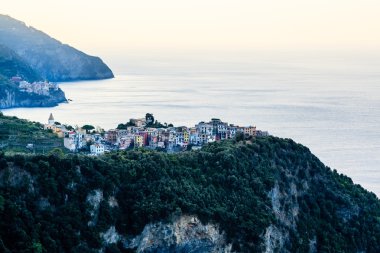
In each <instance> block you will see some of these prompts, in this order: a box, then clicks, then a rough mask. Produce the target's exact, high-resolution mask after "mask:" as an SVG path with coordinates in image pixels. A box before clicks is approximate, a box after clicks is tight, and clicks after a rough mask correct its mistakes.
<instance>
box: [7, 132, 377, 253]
mask: <svg viewBox="0 0 380 253" xmlns="http://www.w3.org/2000/svg"><path fill="white" fill-rule="evenodd" d="M100 249H103V250H105V251H102V252H230V251H236V252H368V253H369V252H380V202H379V200H378V199H377V198H376V196H375V195H374V194H372V193H369V192H367V191H366V190H364V189H363V188H362V187H360V186H358V185H354V184H353V183H352V181H351V179H349V178H348V177H346V176H343V175H340V174H338V173H337V172H336V171H332V170H331V169H329V168H328V167H326V166H324V165H323V164H322V163H321V162H320V161H319V160H318V159H317V158H316V157H315V156H314V155H312V154H311V153H310V151H309V150H308V149H307V148H305V147H303V146H302V145H299V144H296V143H294V142H293V141H292V140H289V139H279V138H275V137H263V138H257V139H249V140H243V139H240V140H235V141H225V142H221V143H213V144H210V145H207V146H205V147H203V148H202V149H201V150H200V151H193V152H184V153H179V154H166V153H160V152H153V151H146V150H137V151H126V152H120V153H111V154H109V155H105V156H100V157H98V158H90V157H82V156H74V155H69V156H58V155H50V156H4V155H2V156H1V157H0V250H1V251H3V252H99V250H100Z"/></svg>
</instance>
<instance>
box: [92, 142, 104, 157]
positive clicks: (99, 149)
mask: <svg viewBox="0 0 380 253" xmlns="http://www.w3.org/2000/svg"><path fill="white" fill-rule="evenodd" d="M90 151H91V154H93V155H101V154H104V145H103V144H99V143H95V144H92V145H91V146H90Z"/></svg>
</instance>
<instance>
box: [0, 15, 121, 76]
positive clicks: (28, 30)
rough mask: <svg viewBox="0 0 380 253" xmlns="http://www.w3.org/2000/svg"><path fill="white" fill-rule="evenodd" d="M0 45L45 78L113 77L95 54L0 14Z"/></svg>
mask: <svg viewBox="0 0 380 253" xmlns="http://www.w3.org/2000/svg"><path fill="white" fill-rule="evenodd" d="M0 44H2V45H4V46H6V47H8V48H10V49H12V50H14V51H15V52H16V53H17V54H18V55H19V56H20V57H22V58H23V59H24V60H25V61H26V62H27V63H28V64H29V65H30V67H31V68H32V69H33V70H34V71H36V72H37V74H38V75H40V76H41V77H42V78H44V79H47V80H49V81H72V80H90V79H105V78H112V77H113V73H112V71H111V70H110V69H109V68H108V66H107V65H105V64H104V63H103V61H102V60H101V59H100V58H99V57H94V56H89V55H87V54H85V53H83V52H81V51H79V50H76V49H75V48H72V47H70V46H68V45H64V44H62V43H61V42H59V41H57V40H55V39H53V38H51V37H49V36H48V35H47V34H45V33H43V32H41V31H38V30H36V29H35V28H32V27H28V26H26V25H25V23H23V22H20V21H18V20H15V19H13V18H11V17H9V16H6V15H0Z"/></svg>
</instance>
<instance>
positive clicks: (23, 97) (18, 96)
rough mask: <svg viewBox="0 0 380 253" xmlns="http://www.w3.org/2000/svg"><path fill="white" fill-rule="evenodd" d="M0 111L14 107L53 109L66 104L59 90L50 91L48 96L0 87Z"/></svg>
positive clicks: (62, 93) (63, 95) (63, 94)
mask: <svg viewBox="0 0 380 253" xmlns="http://www.w3.org/2000/svg"><path fill="white" fill-rule="evenodd" d="M0 89H1V91H0V109H7V108H14V107H53V106H57V105H58V104H59V103H63V102H66V101H67V100H66V97H65V93H64V92H63V91H62V90H61V89H59V90H57V91H51V92H50V94H49V95H48V96H44V95H37V94H33V93H26V92H21V91H19V90H18V89H17V88H14V87H10V86H6V85H4V86H1V84H0Z"/></svg>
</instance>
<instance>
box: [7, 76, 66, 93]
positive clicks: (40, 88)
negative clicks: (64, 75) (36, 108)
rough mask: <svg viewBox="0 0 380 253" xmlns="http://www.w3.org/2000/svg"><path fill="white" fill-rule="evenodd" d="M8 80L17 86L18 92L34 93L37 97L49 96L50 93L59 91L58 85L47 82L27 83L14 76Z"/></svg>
mask: <svg viewBox="0 0 380 253" xmlns="http://www.w3.org/2000/svg"><path fill="white" fill-rule="evenodd" d="M10 80H11V81H12V82H13V83H15V84H18V88H19V90H20V91H23V92H27V93H34V94H37V95H43V96H49V95H50V92H51V91H57V90H58V89H59V86H58V84H56V83H50V82H48V81H39V82H33V83H29V82H27V81H24V80H23V79H22V78H21V77H18V76H14V77H12V78H11V79H10Z"/></svg>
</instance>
